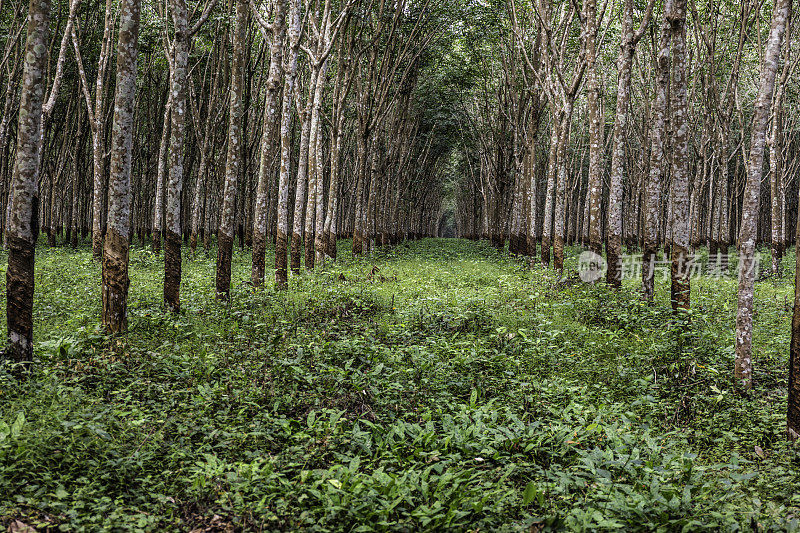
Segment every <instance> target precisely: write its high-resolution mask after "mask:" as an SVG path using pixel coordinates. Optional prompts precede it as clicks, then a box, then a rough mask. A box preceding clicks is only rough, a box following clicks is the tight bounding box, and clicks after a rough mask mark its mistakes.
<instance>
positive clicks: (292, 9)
mask: <svg viewBox="0 0 800 533" xmlns="http://www.w3.org/2000/svg"><path fill="white" fill-rule="evenodd" d="M300 9H301V0H289V56H288V58H287V61H286V62H285V63H284V65H283V70H284V82H283V107H282V110H281V171H280V172H281V173H280V180H279V184H278V224H277V238H276V239H275V285H276V287H277V288H278V289H285V288H286V287H287V285H288V282H289V275H288V271H287V264H286V259H287V257H286V252H287V249H286V248H287V246H288V244H289V243H288V233H289V176H290V174H289V172H290V167H291V151H292V132H291V127H292V97H293V96H294V85H295V81H296V79H297V56H298V53H299V51H300V31H301V21H300Z"/></svg>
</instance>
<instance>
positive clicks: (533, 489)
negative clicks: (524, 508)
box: [522, 481, 539, 505]
mask: <svg viewBox="0 0 800 533" xmlns="http://www.w3.org/2000/svg"><path fill="white" fill-rule="evenodd" d="M538 495H539V487H538V486H537V485H536V482H534V481H531V482H530V483H528V484H527V485H526V486H525V492H523V493H522V504H523V505H530V503H531V502H532V501H533V500H535V499H536V497H537V496H538Z"/></svg>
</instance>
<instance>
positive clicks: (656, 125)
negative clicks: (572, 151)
mask: <svg viewBox="0 0 800 533" xmlns="http://www.w3.org/2000/svg"><path fill="white" fill-rule="evenodd" d="M669 40H670V25H669V23H668V22H667V21H666V20H665V21H664V23H663V25H662V28H661V39H660V42H659V47H658V56H657V65H656V96H655V101H654V102H653V106H652V117H653V118H652V122H653V123H652V126H651V130H650V175H649V177H648V181H647V184H646V186H645V191H644V193H645V194H644V195H645V213H644V217H645V220H644V226H645V227H644V250H643V254H642V297H643V298H644V299H645V300H646V301H648V302H652V301H653V295H654V284H655V261H656V254H657V253H658V233H659V231H658V228H659V222H660V217H659V212H660V203H661V180H662V178H663V176H664V170H665V161H664V145H665V143H666V132H667V94H668V93H669V62H670V61H669V55H670V54H669Z"/></svg>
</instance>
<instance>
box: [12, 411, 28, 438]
mask: <svg viewBox="0 0 800 533" xmlns="http://www.w3.org/2000/svg"><path fill="white" fill-rule="evenodd" d="M24 425H25V413H23V412H21V411H20V413H19V414H18V415H17V419H16V420H14V423H13V424H11V437H12V438H17V437H19V434H20V432H21V431H22V426H24Z"/></svg>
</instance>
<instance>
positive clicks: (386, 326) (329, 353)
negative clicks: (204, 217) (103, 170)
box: [0, 239, 800, 531]
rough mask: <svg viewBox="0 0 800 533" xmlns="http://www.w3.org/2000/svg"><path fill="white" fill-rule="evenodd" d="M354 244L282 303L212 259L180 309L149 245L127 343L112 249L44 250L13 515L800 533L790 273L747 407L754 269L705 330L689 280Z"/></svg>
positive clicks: (773, 301) (122, 522)
mask: <svg viewBox="0 0 800 533" xmlns="http://www.w3.org/2000/svg"><path fill="white" fill-rule="evenodd" d="M340 246H341V247H342V252H343V253H341V254H340V255H341V256H342V257H343V258H344V260H343V261H341V262H340V263H337V264H335V265H329V266H328V268H326V269H325V270H322V271H318V272H316V273H313V274H303V275H301V276H297V277H293V278H292V279H291V283H290V290H289V291H288V292H283V293H276V292H275V291H274V290H273V289H272V288H271V287H268V288H267V289H266V290H262V291H255V290H253V288H252V287H251V286H249V284H248V282H247V280H248V279H249V265H250V256H249V254H248V253H246V252H241V251H240V252H237V253H236V254H235V255H234V266H233V287H232V293H231V300H230V303H229V304H221V303H218V302H216V301H215V300H214V297H213V279H214V259H213V258H214V256H213V254H212V255H211V256H206V255H205V254H204V253H200V254H199V255H198V257H196V258H194V259H188V258H187V259H186V260H185V262H184V281H183V285H182V295H181V296H182V302H183V312H182V313H181V314H180V315H179V316H170V315H169V314H168V313H165V312H164V311H163V310H162V306H161V299H162V296H161V290H162V289H161V279H162V275H163V261H162V259H161V258H159V257H156V256H154V255H153V254H152V253H151V252H149V251H147V250H146V249H144V248H139V247H133V248H132V253H131V293H130V305H129V312H130V332H129V333H128V334H127V335H126V336H123V337H108V336H106V335H103V334H102V333H101V332H100V330H99V329H98V326H97V323H98V317H99V312H100V309H99V307H100V305H99V299H100V291H99V289H100V288H99V268H98V266H97V265H96V264H94V263H93V261H92V259H91V251H90V250H88V249H86V248H80V249H79V250H70V249H66V248H54V249H50V248H44V247H43V248H41V249H39V250H38V253H37V258H36V261H37V263H36V264H37V281H36V283H37V285H36V301H35V335H36V340H37V350H36V362H35V366H34V370H33V374H32V375H31V377H30V378H29V379H28V380H27V381H25V382H16V381H14V380H13V379H12V378H11V377H10V376H9V374H8V373H7V370H6V369H2V368H0V524H2V525H3V526H6V527H7V526H8V525H9V524H10V523H11V522H13V521H15V520H19V521H21V522H23V523H26V524H28V525H31V526H33V527H37V528H46V527H52V528H60V529H62V530H91V531H96V530H115V531H116V530H138V531H150V530H173V529H176V528H179V529H185V530H189V529H192V528H200V529H199V530H200V531H225V530H228V531H230V530H239V529H243V530H256V531H258V530H264V531H271V530H297V529H300V530H308V531H326V530H337V531H368V530H369V531H371V530H393V531H412V530H471V531H495V530H497V531H502V530H510V531H518V530H530V531H541V530H550V529H570V530H617V529H620V528H624V529H626V530H642V531H653V530H663V531H675V530H680V529H684V530H691V531H695V530H713V531H718V530H741V529H745V530H749V529H754V528H757V529H762V530H776V531H784V530H798V522H797V519H796V518H795V516H796V515H797V514H798V511H799V510H800V495H799V494H798V493H797V490H796V488H797V479H798V474H800V472H799V470H800V454H798V450H797V449H796V448H793V447H791V446H790V445H788V444H787V443H786V442H785V440H784V437H783V431H784V424H785V402H786V368H787V353H788V343H789V324H790V319H791V302H792V297H793V293H792V290H793V284H792V276H790V275H788V273H789V271H790V269H791V268H793V265H791V264H790V263H791V261H790V258H787V259H786V261H784V265H783V267H784V269H785V270H786V272H787V275H786V276H784V277H783V278H781V279H771V280H767V281H762V282H759V283H758V284H757V286H756V287H757V288H756V291H757V295H756V311H757V314H756V317H755V335H754V355H755V357H754V364H755V380H756V387H755V389H754V391H753V392H752V393H750V394H748V395H744V394H741V393H739V392H737V387H736V384H735V383H734V382H733V379H732V376H731V375H732V366H733V362H732V361H733V339H734V337H733V324H734V313H735V295H736V284H735V280H733V279H720V280H715V279H710V278H704V279H700V280H693V286H692V305H693V311H692V325H691V328H690V329H689V330H688V331H684V330H681V329H680V328H678V327H676V326H674V325H673V324H672V319H671V316H670V312H669V304H668V301H667V300H666V298H667V297H666V294H667V293H668V287H667V285H666V282H665V281H659V283H658V285H657V294H658V299H657V302H656V305H655V306H652V307H650V306H645V305H643V304H641V303H640V302H639V299H638V293H637V287H636V282H635V281H633V280H631V281H628V282H626V285H625V286H624V288H623V289H622V290H621V291H619V292H613V291H611V290H609V289H607V288H606V287H604V286H603V285H602V284H600V285H597V286H587V285H582V284H575V285H563V284H557V283H556V280H555V277H554V275H553V274H552V273H551V272H550V271H548V270H546V269H544V268H542V267H537V268H534V269H533V270H530V269H528V268H526V267H525V266H524V265H523V264H522V262H520V261H517V260H515V259H513V258H510V257H508V256H507V255H506V254H503V253H500V252H497V251H496V250H494V249H492V248H491V247H489V246H488V245H485V244H482V243H473V242H466V241H455V240H435V239H428V240H423V241H418V242H414V243H410V244H404V245H401V246H398V247H397V248H395V249H393V250H391V251H388V252H379V253H376V254H375V255H374V256H373V257H372V258H371V259H369V260H367V259H364V260H360V261H356V260H351V259H349V254H348V253H346V249H347V243H345V242H342V243H341V244H340ZM569 253H570V257H569V258H568V260H567V267H568V268H574V266H575V264H576V261H577V259H576V258H577V254H578V253H579V251H578V250H577V249H573V250H570V251H569ZM271 260H272V259H271V258H268V264H270V263H269V261H271ZM5 262H6V257H5V256H0V264H3V265H4V264H5ZM2 278H3V282H4V278H5V276H2ZM0 288H2V290H1V291H0V295H2V296H0V298H4V296H5V287H0ZM0 305H2V306H3V307H4V306H5V302H4V301H3V302H0Z"/></svg>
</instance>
